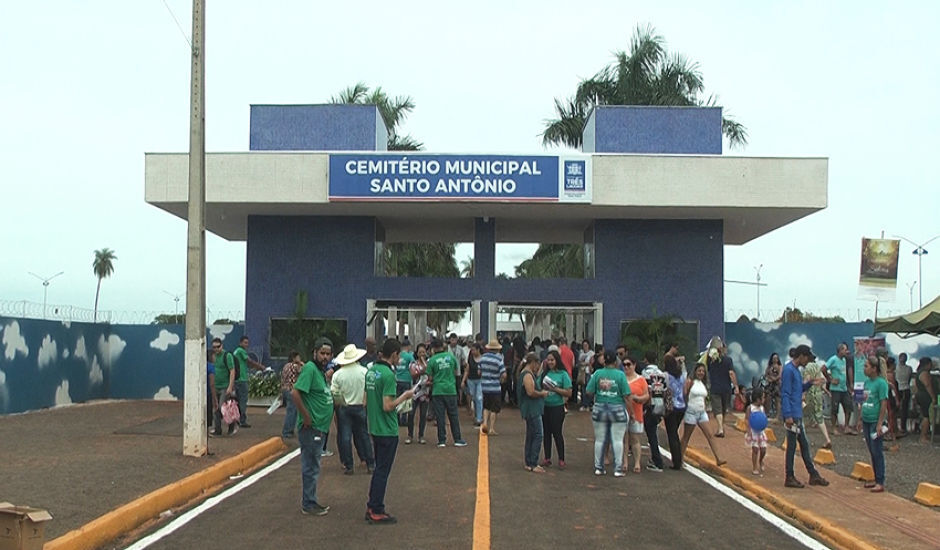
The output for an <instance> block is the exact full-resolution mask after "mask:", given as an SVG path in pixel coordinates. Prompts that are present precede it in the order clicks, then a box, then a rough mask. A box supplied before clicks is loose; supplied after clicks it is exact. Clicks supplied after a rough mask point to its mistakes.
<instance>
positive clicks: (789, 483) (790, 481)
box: [783, 477, 805, 489]
mask: <svg viewBox="0 0 940 550" xmlns="http://www.w3.org/2000/svg"><path fill="white" fill-rule="evenodd" d="M783 486H784V487H792V488H794V489H802V488H803V487H805V485H803V484H802V483H800V480H798V479H796V478H795V477H788V478H787V479H786V481H784V482H783Z"/></svg>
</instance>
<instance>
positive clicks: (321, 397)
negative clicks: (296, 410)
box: [294, 361, 333, 432]
mask: <svg viewBox="0 0 940 550" xmlns="http://www.w3.org/2000/svg"><path fill="white" fill-rule="evenodd" d="M294 389H295V390H297V391H298V392H300V399H301V401H303V404H304V408H305V409H307V412H308V413H309V414H310V418H311V419H312V420H313V427H314V428H316V429H318V430H320V431H321V432H328V431H330V422H331V421H332V420H333V394H331V393H330V387H329V386H327V384H326V377H324V376H323V372H321V371H320V368H319V367H317V366H316V364H314V363H313V362H312V361H308V362H307V363H306V364H305V365H304V366H303V368H301V370H300V376H298V377H297V382H294ZM303 425H304V416H303V415H302V414H298V415H297V429H300V428H301V427H303Z"/></svg>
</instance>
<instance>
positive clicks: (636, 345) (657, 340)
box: [620, 309, 698, 365]
mask: <svg viewBox="0 0 940 550" xmlns="http://www.w3.org/2000/svg"><path fill="white" fill-rule="evenodd" d="M695 334H696V329H695V324H694V323H686V322H684V321H683V320H682V318H681V317H679V316H677V315H668V314H667V315H657V314H656V310H655V309H654V310H653V311H652V312H651V314H650V317H647V318H646V319H637V320H635V321H626V322H623V323H621V325H620V342H621V343H622V344H624V345H625V346H627V349H628V350H630V353H631V354H633V355H635V356H636V357H637V358H638V359H642V358H643V356H644V355H645V353H646V352H647V351H655V352H656V357H657V361H659V364H660V365H661V364H662V357H663V354H665V353H666V349H665V347H666V344H667V343H675V344H677V345H678V346H679V354H680V355H685V356H686V357H693V356H696V355H697V354H698V351H697V346H698V343H697V342H696V341H695V336H694V335H695Z"/></svg>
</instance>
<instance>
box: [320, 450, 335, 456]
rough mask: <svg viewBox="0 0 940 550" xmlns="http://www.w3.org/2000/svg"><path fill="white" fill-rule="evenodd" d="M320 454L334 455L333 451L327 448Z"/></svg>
mask: <svg viewBox="0 0 940 550" xmlns="http://www.w3.org/2000/svg"><path fill="white" fill-rule="evenodd" d="M320 456H333V451H330V450H326V451H323V452H322V453H320Z"/></svg>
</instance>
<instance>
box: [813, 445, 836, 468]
mask: <svg viewBox="0 0 940 550" xmlns="http://www.w3.org/2000/svg"><path fill="white" fill-rule="evenodd" d="M813 462H815V463H816V464H821V465H823V466H825V465H827V464H835V463H836V455H834V454H832V451H831V450H830V449H819V450H818V451H816V456H815V457H813Z"/></svg>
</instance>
